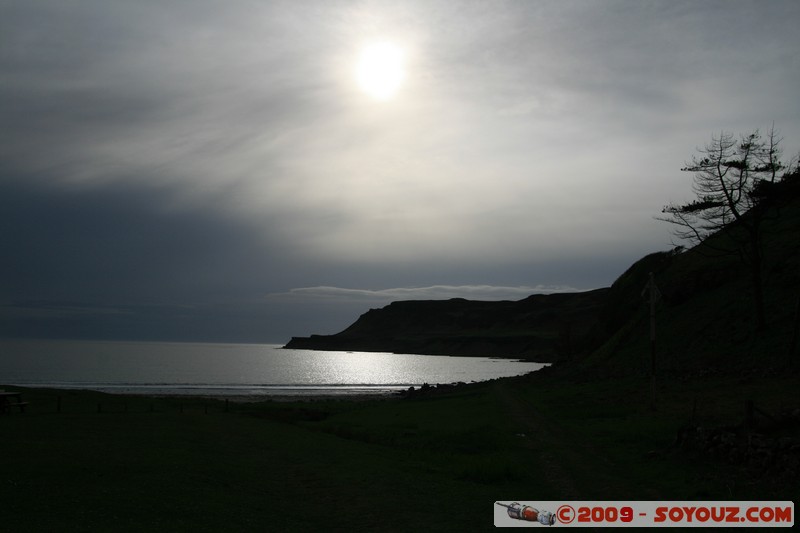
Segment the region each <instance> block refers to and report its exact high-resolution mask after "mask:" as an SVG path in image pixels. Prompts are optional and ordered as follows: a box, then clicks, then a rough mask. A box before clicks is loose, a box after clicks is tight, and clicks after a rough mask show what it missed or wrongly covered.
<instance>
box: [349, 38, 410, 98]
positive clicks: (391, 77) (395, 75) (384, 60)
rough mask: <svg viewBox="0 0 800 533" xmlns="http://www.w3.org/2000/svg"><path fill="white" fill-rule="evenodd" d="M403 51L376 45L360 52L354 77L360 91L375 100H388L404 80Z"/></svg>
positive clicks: (382, 44)
mask: <svg viewBox="0 0 800 533" xmlns="http://www.w3.org/2000/svg"><path fill="white" fill-rule="evenodd" d="M404 61H405V57H404V53H403V49H402V48H400V47H399V46H397V45H394V44H392V43H386V42H384V43H376V44H371V45H369V46H367V47H365V48H364V49H363V50H362V51H361V56H360V57H359V61H358V67H357V69H356V77H357V79H358V85H359V87H360V88H361V90H362V91H364V92H365V93H367V94H368V95H369V96H371V97H372V98H374V99H376V100H390V99H392V98H393V97H394V96H395V95H396V94H397V91H398V90H399V89H400V86H401V85H402V84H403V80H404V79H405V74H406V73H405V64H404Z"/></svg>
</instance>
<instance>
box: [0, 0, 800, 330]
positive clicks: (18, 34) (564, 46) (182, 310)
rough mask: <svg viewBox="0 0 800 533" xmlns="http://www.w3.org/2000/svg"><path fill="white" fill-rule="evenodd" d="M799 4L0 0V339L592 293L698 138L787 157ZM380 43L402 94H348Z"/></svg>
mask: <svg viewBox="0 0 800 533" xmlns="http://www.w3.org/2000/svg"><path fill="white" fill-rule="evenodd" d="M798 20H800V2H797V1H795V0H787V1H777V0H763V1H757V2H745V1H738V0H725V1H717V2H715V1H702V2H701V1H690V2H680V1H673V0H670V1H666V0H664V1H654V2H647V1H640V0H636V1H594V2H588V1H564V0H557V1H550V2H547V1H538V0H537V1H526V2H523V1H514V2H503V1H492V2H468V1H433V0H420V1H418V2H410V1H403V2H399V1H359V2H357V1H331V0H325V1H318V2H312V1H302V2H300V1H295V0H291V1H290V0H287V1H266V0H249V1H243V0H242V1H240V0H231V1H228V2H218V1H204V0H158V1H155V0H153V1H148V0H137V1H129V0H124V1H123V0H118V1H113V0H96V1H91V0H73V1H69V0H37V1H25V2H23V1H15V0H0V209H1V211H0V246H1V247H2V261H0V335H5V336H47V337H85V338H121V339H175V340H177V339H184V340H189V339H195V340H226V341H267V342H269V341H273V342H285V341H288V339H289V337H291V336H293V335H308V334H310V333H334V332H336V331H339V330H341V329H343V328H344V327H345V326H347V325H348V324H349V323H351V322H352V321H353V320H355V318H357V316H358V315H359V314H360V313H362V312H364V311H366V310H367V309H369V308H370V307H380V306H382V305H385V304H386V303H387V302H389V301H392V300H395V299H409V298H422V299H424V298H450V297H455V296H463V297H467V298H474V299H520V298H523V297H525V296H527V295H529V294H532V293H534V292H552V291H563V290H576V289H577V290H585V289H592V288H596V287H601V286H608V285H610V284H611V283H612V282H613V281H614V279H615V278H616V277H617V276H618V275H619V274H621V273H622V272H623V271H624V270H625V269H626V268H627V267H628V266H629V265H630V264H631V263H632V262H633V261H634V260H636V259H638V258H639V257H641V256H643V255H645V254H647V253H649V252H653V251H657V250H663V249H668V248H669V247H670V246H671V239H672V238H671V235H670V233H669V228H668V227H667V226H666V225H665V224H664V223H663V222H658V221H656V220H654V219H653V217H654V216H656V215H658V214H659V212H660V209H661V207H662V206H663V205H665V204H667V203H670V202H681V201H684V200H687V199H689V198H691V189H690V185H691V179H692V176H691V175H687V174H685V173H682V172H681V171H680V168H681V167H682V165H683V164H684V162H685V161H687V160H689V159H690V158H691V156H692V155H693V154H694V153H695V150H696V148H697V147H698V146H702V145H703V144H704V143H706V142H708V141H709V140H710V138H711V135H712V134H714V133H715V132H716V133H718V132H720V131H723V130H724V131H730V132H733V133H737V134H738V133H745V132H749V131H751V130H753V129H756V128H760V129H761V130H762V131H764V130H766V129H769V128H770V127H771V125H772V123H773V122H774V123H775V126H776V129H778V130H779V131H780V132H781V133H782V135H783V137H784V139H785V140H784V147H785V150H786V155H787V156H792V155H794V154H796V153H797V150H798V147H800V99H798V89H800V32H798V31H797V22H798ZM375 43H390V45H391V46H392V47H394V49H395V50H399V51H400V54H401V58H402V65H401V67H402V68H401V74H402V77H401V82H400V83H399V85H398V86H397V87H396V92H395V93H394V94H393V95H392V96H391V97H388V98H383V99H377V98H375V97H374V96H373V95H371V94H369V92H368V91H365V90H364V87H362V86H361V85H360V84H359V82H358V74H357V68H358V65H359V61H360V58H361V54H362V53H363V50H364V49H365V47H368V46H370V45H371V44H375Z"/></svg>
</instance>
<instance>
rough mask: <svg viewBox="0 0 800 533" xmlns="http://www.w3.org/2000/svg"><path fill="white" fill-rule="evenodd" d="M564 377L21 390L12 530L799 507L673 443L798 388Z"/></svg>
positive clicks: (459, 522)
mask: <svg viewBox="0 0 800 533" xmlns="http://www.w3.org/2000/svg"><path fill="white" fill-rule="evenodd" d="M554 373H558V370H555V369H551V370H548V371H545V372H544V373H540V374H539V375H532V376H525V377H521V378H512V379H503V380H496V381H493V382H489V383H483V384H476V385H470V386H465V387H460V388H456V389H455V390H452V391H449V392H446V393H439V392H436V393H433V394H430V395H428V396H423V397H416V398H410V399H398V398H393V399H383V400H369V401H308V402H293V403H284V402H270V401H268V402H262V403H236V404H234V403H230V404H229V405H228V407H227V410H226V405H225V403H223V402H220V401H211V400H203V399H186V398H147V397H141V396H128V397H126V396H110V395H105V394H101V393H94V392H86V391H53V390H25V391H24V398H25V400H26V401H28V402H30V405H29V406H28V410H27V412H26V413H24V414H19V413H16V412H14V413H11V414H9V415H4V416H0V465H2V466H0V472H2V474H0V498H2V506H0V514H1V516H0V520H1V521H2V524H3V529H5V530H9V531H11V530H17V529H19V530H33V531H72V530H81V531H87V530H88V531H108V530H114V531H125V530H130V531H142V530H158V531H165V530H166V531H169V530H177V531H189V530H191V531H221V530H232V531H249V530H253V531H255V530H293V531H294V530H309V531H310V530H329V529H345V528H346V529H348V530H409V529H412V528H413V529H416V528H424V529H428V528H436V529H440V530H480V529H483V528H486V529H488V528H491V527H492V517H493V503H494V502H495V501H496V500H503V501H505V500H508V501H512V500H521V501H537V500H568V499H569V500H579V499H582V500H614V499H631V500H654V499H664V500H668V499H672V500H688V499H700V500H713V499H725V500H737V499H742V500H744V499H759V500H767V499H782V500H794V501H797V496H798V495H800V489H798V487H800V484H798V483H797V480H796V479H786V478H784V477H781V476H774V475H771V476H767V475H760V474H758V473H757V472H754V471H753V469H752V468H751V467H748V466H746V465H736V464H730V463H729V462H726V461H719V460H710V459H709V458H708V457H707V456H706V455H703V454H698V453H695V452H691V451H686V450H683V449H680V448H678V447H676V446H675V445H674V444H675V438H676V434H677V431H678V429H679V428H680V427H681V426H682V425H685V424H686V423H687V422H688V421H689V419H690V418H693V419H694V422H696V423H707V424H709V425H719V424H724V423H738V422H739V421H740V419H741V416H742V407H741V405H742V399H743V398H744V397H749V398H754V399H755V401H756V402H757V404H758V406H759V408H761V409H763V410H765V411H771V412H778V411H779V410H786V409H800V400H799V399H798V397H797V395H796V394H795V393H794V392H792V391H795V392H796V391H797V390H798V385H799V384H800V383H799V381H800V380H798V376H797V373H787V374H784V375H782V376H773V377H770V378H764V379H751V380H748V381H747V383H745V384H741V383H739V382H738V381H740V380H738V378H732V377H716V378H704V379H702V380H700V379H698V380H695V381H682V382H676V383H661V384H659V390H658V397H657V404H656V406H655V408H653V406H651V404H650V401H649V400H650V386H649V381H647V380H646V379H645V378H630V379H627V380H619V379H617V380H613V381H612V380H602V379H601V380H597V379H591V380H589V379H581V378H579V377H576V378H575V379H571V378H569V377H565V376H555V377H556V378H557V379H552V378H553V377H554V376H553V375H552V374H554ZM732 380H737V382H736V383H732V382H731V381H732ZM9 388H10V387H6V389H9ZM59 397H60V401H59V399H58V398H59ZM59 409H60V412H59Z"/></svg>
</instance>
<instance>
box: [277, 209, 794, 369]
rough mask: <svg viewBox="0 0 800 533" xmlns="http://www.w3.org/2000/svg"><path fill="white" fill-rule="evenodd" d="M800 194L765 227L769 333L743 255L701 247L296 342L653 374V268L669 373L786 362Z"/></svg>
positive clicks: (409, 310) (415, 308)
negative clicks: (516, 294)
mask: <svg viewBox="0 0 800 533" xmlns="http://www.w3.org/2000/svg"><path fill="white" fill-rule="evenodd" d="M791 196H792V198H788V197H787V200H786V202H785V203H783V205H781V208H780V209H779V210H776V211H775V213H774V217H771V219H770V220H768V221H767V222H766V223H765V229H764V235H765V261H764V268H763V271H764V291H765V301H766V314H767V322H768V329H767V331H766V332H764V333H760V334H756V332H755V330H754V327H753V314H752V300H751V285H750V277H749V271H748V270H747V268H746V267H745V265H744V264H743V263H742V262H741V261H740V260H739V258H738V257H737V256H736V255H735V254H719V253H716V252H712V251H711V250H709V249H708V248H707V247H704V246H703V245H700V246H698V247H695V248H693V249H690V250H687V251H684V250H682V249H675V250H671V251H664V252H657V253H653V254H649V255H647V256H645V257H643V258H642V259H640V260H639V261H637V262H636V263H634V264H633V265H631V267H630V268H628V269H627V270H626V271H625V272H624V273H623V274H622V275H621V276H620V277H619V278H618V279H617V280H616V281H615V282H614V284H613V285H612V286H611V287H609V288H603V289H597V290H593V291H588V292H580V293H566V294H565V293H560V294H548V295H533V296H530V297H528V298H525V299H524V300H520V301H514V302H511V301H502V302H479V301H468V300H463V299H453V300H447V301H400V302H394V303H392V304H389V305H388V306H386V307H384V308H382V309H372V310H370V311H369V312H367V313H365V314H364V315H362V316H361V317H360V318H359V319H358V320H357V321H356V322H355V323H353V324H352V325H351V326H350V327H348V328H347V329H345V330H344V331H342V332H340V333H337V334H335V335H312V336H310V337H295V338H293V339H292V340H291V341H290V342H289V343H288V344H287V345H286V348H298V349H316V350H348V351H387V352H397V353H418V354H448V355H490V356H499V357H520V358H527V359H530V360H536V361H541V362H553V361H558V362H566V361H572V362H576V363H578V364H579V365H580V366H581V367H584V368H594V369H596V371H600V372H616V373H628V372H640V371H646V367H648V366H649V354H650V349H649V318H648V312H647V311H648V309H647V305H646V304H645V302H644V299H643V298H642V294H641V293H642V289H643V288H644V286H645V284H646V283H647V281H648V275H649V273H650V272H653V273H654V278H655V282H656V284H657V285H658V287H659V289H660V291H661V293H662V295H663V296H662V298H661V300H660V301H659V303H658V306H657V314H656V324H657V328H656V329H657V342H656V346H657V353H658V366H659V368H661V369H663V370H666V371H675V372H717V371H720V369H731V368H742V367H747V368H750V367H753V366H759V365H760V366H765V365H766V366H769V365H772V364H777V363H779V362H781V361H785V359H786V358H787V357H798V355H797V348H796V346H797V340H796V339H797V336H798V328H800V322H799V321H800V198H798V197H797V195H795V194H793V195H791ZM712 238H713V237H712ZM793 343H794V344H793ZM792 346H795V351H794V352H793V355H792V354H789V351H790V349H791V348H792Z"/></svg>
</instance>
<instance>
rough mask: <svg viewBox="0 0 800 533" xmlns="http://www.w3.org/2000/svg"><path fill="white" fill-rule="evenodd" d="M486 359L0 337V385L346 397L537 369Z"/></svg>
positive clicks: (534, 365) (532, 365)
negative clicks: (0, 338) (3, 338)
mask: <svg viewBox="0 0 800 533" xmlns="http://www.w3.org/2000/svg"><path fill="white" fill-rule="evenodd" d="M543 366H546V365H545V364H542V363H531V362H526V361H519V360H514V359H500V358H492V357H450V356H441V355H413V354H395V353H373V352H334V351H312V350H288V349H284V348H282V347H281V346H280V345H277V344H212V343H183V342H182V343H168V342H109V341H49V340H48V341H42V340H0V384H4V385H17V386H23V387H42V388H56V389H87V390H96V391H103V392H110V393H120V394H151V395H192V396H220V397H234V396H241V397H254V396H255V397H258V396H281V397H285V396H337V397H338V396H342V397H346V396H353V395H359V396H360V395H372V394H389V393H393V392H397V391H399V390H403V389H408V388H409V387H420V386H421V385H423V384H424V383H427V384H429V385H436V384H450V383H458V382H464V383H470V382H476V381H486V380H490V379H495V378H500V377H508V376H517V375H521V374H526V373H528V372H533V371H536V370H539V369H540V368H542V367H543Z"/></svg>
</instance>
